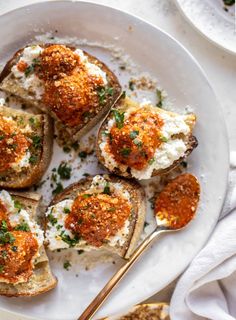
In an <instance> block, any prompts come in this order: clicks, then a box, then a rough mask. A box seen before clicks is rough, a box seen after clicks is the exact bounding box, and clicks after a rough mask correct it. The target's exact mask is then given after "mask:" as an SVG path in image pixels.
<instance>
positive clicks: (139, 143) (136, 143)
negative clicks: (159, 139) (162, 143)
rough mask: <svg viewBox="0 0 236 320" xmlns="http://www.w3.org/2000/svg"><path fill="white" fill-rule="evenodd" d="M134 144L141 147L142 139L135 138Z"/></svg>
mask: <svg viewBox="0 0 236 320" xmlns="http://www.w3.org/2000/svg"><path fill="white" fill-rule="evenodd" d="M134 144H135V145H136V146H137V147H139V148H141V147H142V145H143V143H142V141H140V140H134Z"/></svg>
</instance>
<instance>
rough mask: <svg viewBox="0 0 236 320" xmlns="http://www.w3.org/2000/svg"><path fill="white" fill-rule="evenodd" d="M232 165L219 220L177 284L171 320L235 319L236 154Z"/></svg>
mask: <svg viewBox="0 0 236 320" xmlns="http://www.w3.org/2000/svg"><path fill="white" fill-rule="evenodd" d="M230 162H231V171H230V176H229V187H228V192H227V197H226V200H225V204H224V207H223V210H222V212H221V216H220V220H219V222H218V224H217V226H216V228H215V230H214V232H213V234H212V236H211V238H210V239H209V241H208V243H207V244H206V246H205V247H204V248H203V249H202V250H201V251H200V252H199V253H198V255H197V256H196V257H195V258H194V260H193V261H192V262H191V264H190V265H189V267H188V269H187V270H186V271H185V272H184V274H183V275H182V276H181V278H180V280H179V282H178V283H177V286H176V288H175V291H174V293H173V296H172V299H171V303H170V317H171V320H203V319H212V320H232V319H236V152H232V153H231V155H230ZM219 183H220V182H219Z"/></svg>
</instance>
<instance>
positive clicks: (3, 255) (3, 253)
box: [1, 250, 7, 259]
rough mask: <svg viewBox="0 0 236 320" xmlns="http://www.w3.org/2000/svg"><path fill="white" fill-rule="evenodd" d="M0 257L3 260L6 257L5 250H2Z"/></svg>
mask: <svg viewBox="0 0 236 320" xmlns="http://www.w3.org/2000/svg"><path fill="white" fill-rule="evenodd" d="M1 256H2V258H3V259H5V258H6V257H7V250H2V251H1Z"/></svg>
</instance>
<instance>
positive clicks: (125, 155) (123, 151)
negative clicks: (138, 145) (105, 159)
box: [120, 148, 131, 157]
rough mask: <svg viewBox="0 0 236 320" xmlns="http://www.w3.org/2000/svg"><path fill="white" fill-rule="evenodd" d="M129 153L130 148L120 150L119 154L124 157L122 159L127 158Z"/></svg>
mask: <svg viewBox="0 0 236 320" xmlns="http://www.w3.org/2000/svg"><path fill="white" fill-rule="evenodd" d="M130 152H131V150H130V148H123V149H121V150H120V153H121V154H122V156H124V157H128V156H129V154H130Z"/></svg>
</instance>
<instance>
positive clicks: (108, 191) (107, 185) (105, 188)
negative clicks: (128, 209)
mask: <svg viewBox="0 0 236 320" xmlns="http://www.w3.org/2000/svg"><path fill="white" fill-rule="evenodd" d="M103 193H105V194H111V189H110V184H109V182H106V184H105V187H104V189H103Z"/></svg>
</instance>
